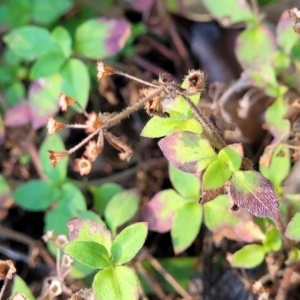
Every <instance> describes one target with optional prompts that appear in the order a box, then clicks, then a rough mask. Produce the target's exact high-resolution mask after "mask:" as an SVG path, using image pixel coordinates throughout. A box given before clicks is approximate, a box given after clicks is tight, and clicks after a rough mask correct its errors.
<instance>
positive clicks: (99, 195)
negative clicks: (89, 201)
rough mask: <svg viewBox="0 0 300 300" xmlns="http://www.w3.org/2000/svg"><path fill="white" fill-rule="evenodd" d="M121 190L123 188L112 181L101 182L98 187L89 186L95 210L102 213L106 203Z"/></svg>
mask: <svg viewBox="0 0 300 300" xmlns="http://www.w3.org/2000/svg"><path fill="white" fill-rule="evenodd" d="M123 190H124V189H123V188H122V186H121V185H119V184H116V183H113V182H108V183H105V184H102V185H101V186H99V187H95V186H91V187H90V191H91V192H92V194H93V201H94V202H93V203H94V206H95V208H96V210H97V211H98V212H99V213H101V214H102V215H104V211H105V208H106V205H107V203H108V202H109V201H110V200H111V198H112V197H113V196H115V195H116V194H118V193H120V192H122V191H123Z"/></svg>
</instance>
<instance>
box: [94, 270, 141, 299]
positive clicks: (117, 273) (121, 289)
mask: <svg viewBox="0 0 300 300" xmlns="http://www.w3.org/2000/svg"><path fill="white" fill-rule="evenodd" d="M93 291H94V293H95V296H96V299H97V300H138V299H139V295H140V285H139V280H138V278H137V276H136V274H135V272H134V271H133V270H131V269H130V268H128V267H124V266H117V267H113V268H107V269H105V270H103V271H100V272H98V273H97V274H96V276H95V277H94V282H93Z"/></svg>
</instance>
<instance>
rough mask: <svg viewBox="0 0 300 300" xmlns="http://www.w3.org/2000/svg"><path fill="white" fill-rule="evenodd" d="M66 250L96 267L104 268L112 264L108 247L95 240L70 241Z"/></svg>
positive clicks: (79, 259)
mask: <svg viewBox="0 0 300 300" xmlns="http://www.w3.org/2000/svg"><path fill="white" fill-rule="evenodd" d="M64 251H65V253H67V254H69V255H70V256H72V257H73V258H75V259H76V260H78V261H80V262H81V263H83V264H85V265H87V266H89V267H91V268H94V269H104V268H107V267H109V266H110V261H109V254H108V252H107V250H106V248H105V247H104V246H103V245H100V244H98V243H96V242H93V241H74V242H70V243H69V244H67V246H66V247H65V249H64Z"/></svg>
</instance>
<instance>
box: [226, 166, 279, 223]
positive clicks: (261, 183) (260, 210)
mask: <svg viewBox="0 0 300 300" xmlns="http://www.w3.org/2000/svg"><path fill="white" fill-rule="evenodd" d="M229 196H230V198H231V200H232V201H233V202H234V203H235V204H236V205H237V206H238V207H241V208H245V209H246V210H248V211H249V212H250V213H251V214H253V215H255V216H258V217H269V218H271V219H277V218H278V214H279V200H278V197H277V195H276V192H275V191H274V188H273V186H272V185H271V183H270V182H269V181H268V180H267V179H266V178H265V177H263V176H262V175H261V174H260V173H258V172H256V171H236V172H234V173H233V175H232V179H231V184H230V187H229Z"/></svg>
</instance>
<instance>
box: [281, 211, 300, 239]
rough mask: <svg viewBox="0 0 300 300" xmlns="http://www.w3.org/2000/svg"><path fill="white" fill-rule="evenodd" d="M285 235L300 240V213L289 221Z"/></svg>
mask: <svg viewBox="0 0 300 300" xmlns="http://www.w3.org/2000/svg"><path fill="white" fill-rule="evenodd" d="M285 236H286V237H288V238H289V239H292V240H295V241H300V213H296V214H295V215H294V217H293V218H292V220H291V221H290V222H289V223H288V225H287V228H286V231H285Z"/></svg>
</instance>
